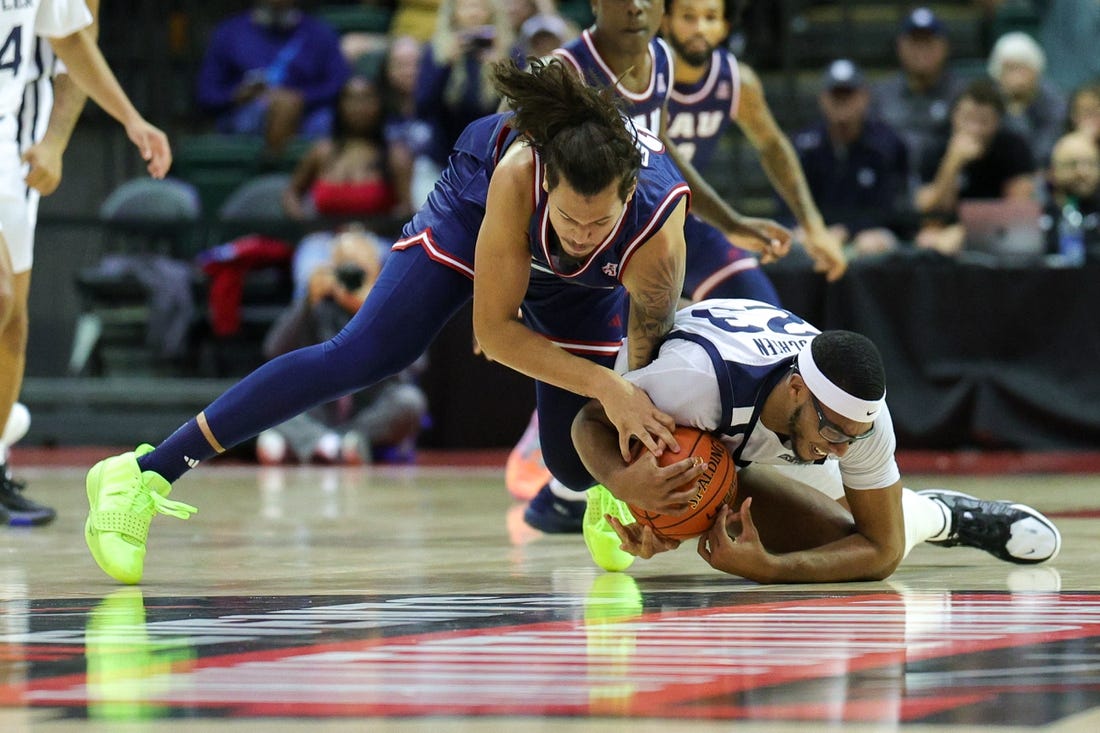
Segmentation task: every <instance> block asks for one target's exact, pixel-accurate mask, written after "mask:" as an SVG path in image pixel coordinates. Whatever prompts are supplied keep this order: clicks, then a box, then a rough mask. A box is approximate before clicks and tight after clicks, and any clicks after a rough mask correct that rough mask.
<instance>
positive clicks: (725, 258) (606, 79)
mask: <svg viewBox="0 0 1100 733" xmlns="http://www.w3.org/2000/svg"><path fill="white" fill-rule="evenodd" d="M593 10H594V11H595V15H596V21H595V23H594V25H593V26H592V27H591V28H588V29H586V30H584V31H583V32H582V33H581V35H580V37H579V38H577V39H575V40H574V41H572V42H570V43H568V44H566V45H565V46H563V47H562V48H559V49H556V50H555V51H554V55H556V56H558V57H559V58H562V59H564V60H565V61H567V62H568V63H569V64H570V66H572V67H573V68H574V69H576V70H577V72H578V73H579V74H581V75H582V76H583V77H584V78H585V79H586V80H588V81H589V82H590V83H595V84H601V85H612V87H613V88H614V89H615V91H617V92H618V93H619V95H620V96H621V97H622V98H623V99H624V101H626V103H627V104H628V105H629V109H630V114H631V115H632V117H633V119H634V120H635V122H638V123H640V124H644V125H651V126H653V127H652V129H654V130H656V131H659V132H660V133H661V136H662V141H663V142H665V144H666V145H669V147H670V148H671V149H673V150H674V151H676V150H678V149H679V148H680V147H681V146H680V145H677V144H676V143H677V142H678V141H677V140H676V139H675V138H673V137H672V133H673V132H674V130H673V128H672V126H671V124H670V120H671V118H670V117H669V116H668V112H669V109H670V106H669V105H670V98H671V97H672V95H673V86H672V84H670V77H671V79H672V80H673V81H674V80H675V79H678V78H680V77H681V76H682V75H683V73H684V72H682V71H681V70H680V65H679V61H678V59H676V57H675V56H673V55H672V53H671V50H670V49H669V46H668V45H667V44H666V43H665V42H664V41H663V40H662V39H660V38H657V37H655V34H656V32H657V29H658V28H659V27H660V25H661V23H662V19H663V18H664V17H665V16H664V1H663V0H628V1H625V2H624V1H622V0H596V1H595V2H594V3H593ZM720 30H721V36H720V37H719V40H720V38H724V37H725V35H726V31H727V30H728V27H727V26H722V28H721V29H720ZM712 32H713V31H712ZM706 37H707V38H709V37H710V36H706ZM717 42H718V41H706V43H707V46H706V48H707V50H708V52H709V51H712V50H713V49H714V44H715V43H717ZM705 72H706V59H704V61H703V66H702V67H701V68H698V69H694V70H692V69H688V72H687V73H688V75H689V76H691V74H697V75H698V77H697V79H696V80H698V78H702V75H703V74H704V73H705ZM730 78H731V84H729V85H727V86H726V87H725V89H726V91H727V92H728V93H729V95H730V96H728V97H727V99H726V100H724V101H723V100H721V99H719V96H720V95H719V94H718V91H720V89H721V88H722V85H719V84H717V83H715V84H714V85H713V87H714V90H713V91H714V94H713V98H712V99H710V100H709V101H707V104H708V105H709V104H711V103H716V104H718V105H719V106H721V105H725V109H724V110H723V113H722V115H721V122H722V124H723V125H724V124H726V123H728V117H729V116H730V115H732V114H733V111H734V109H735V101H736V100H734V99H732V98H730V97H731V96H732V95H733V94H734V93H735V92H736V91H737V89H736V88H735V87H734V86H733V85H732V80H733V74H732V71H731V75H730ZM703 83H704V85H705V84H706V82H703ZM706 91H707V92H710V91H711V90H710V89H709V88H708V89H707V90H706ZM697 96H699V95H693V96H692V97H691V99H692V100H693V101H695V97H697ZM759 97H760V99H761V101H762V98H763V95H762V94H760V95H759ZM766 109H767V108H766V106H765V107H764V110H765V112H766ZM758 116H759V115H757V117H758ZM708 119H710V118H709V117H708ZM767 119H768V121H769V122H770V123H771V128H772V129H771V130H769V131H768V133H769V134H770V133H772V132H774V134H776V135H778V136H779V137H780V138H782V135H781V134H779V133H778V129H776V128H775V123H774V120H772V119H771V115H770V113H767ZM684 127H685V123H684V122H681V123H680V125H679V128H680V131H681V132H680V133H679V134H680V135H683V134H684V133H683V130H684ZM757 127H761V128H762V127H763V124H762V123H759V124H758V125H757ZM754 129H756V128H754ZM764 137H765V136H763V135H762V136H761V138H762V139H763V138H764ZM782 141H783V142H784V143H786V138H782ZM679 142H680V143H681V144H682V143H683V140H680V141H679ZM786 146H787V148H788V150H787V151H785V152H787V153H789V155H790V158H791V159H793V160H794V166H795V170H797V171H798V172H799V180H801V169H799V168H798V159H797V158H796V157H794V154H793V151H790V150H789V148H790V145H789V143H787V144H786ZM688 152H689V153H694V151H693V150H690V149H688ZM708 155H709V153H708ZM674 157H675V158H676V162H677V165H678V166H679V168H680V170H681V172H683V173H684V177H685V178H686V179H687V181H688V182H689V183H690V184H691V188H692V192H693V193H694V194H695V198H694V200H693V202H692V203H693V207H692V213H691V214H689V215H688V217H687V225H686V228H685V240H686V242H687V252H688V254H687V269H686V273H685V289H684V297H686V298H688V299H696V298H701V297H718V296H721V297H751V298H757V299H760V300H765V301H767V302H772V303H776V304H778V301H779V296H778V295H777V294H776V292H775V288H774V287H772V284H771V282H770V281H769V280H768V279H767V277H766V276H765V275H764V274H763V273H762V272H761V271H760V269H759V267H758V265H759V262H758V261H757V259H756V258H755V257H753V256H752V255H750V254H748V253H747V252H746V251H745V250H746V249H748V250H751V251H754V252H760V251H761V247H760V243H759V242H755V241H752V240H751V239H749V240H746V239H745V238H744V237H742V236H740V235H735V236H730V235H728V234H727V233H726V232H729V231H730V228H729V226H730V224H731V222H733V221H738V220H739V219H740V220H743V219H741V218H740V215H738V214H736V213H734V212H733V210H732V209H731V208H730V207H729V206H728V205H726V204H725V203H724V202H723V201H722V200H721V198H720V197H718V195H717V194H716V193H715V192H714V191H713V189H711V188H710V186H709V185H707V183H706V181H704V180H703V178H702V177H701V176H700V175H699V174H698V172H696V169H695V167H694V165H693V164H692V158H693V157H694V159H695V160H703V161H704V162H705V158H706V157H707V156H705V155H689V156H683V155H679V154H678V153H676V152H674ZM768 157H769V158H774V157H775V154H773V153H771V152H769V153H768ZM784 162H786V158H785V159H784ZM775 167H776V169H778V168H779V166H778V165H777V166H775ZM781 177H782V178H783V180H786V177H785V176H781ZM801 187H802V191H800V192H799V193H798V195H797V198H796V199H795V200H794V201H795V207H794V208H795V210H796V211H802V210H803V209H804V207H802V206H800V205H799V202H801V201H803V200H808V199H809V194H808V193H806V192H805V188H806V186H805V182H804V181H801ZM787 189H788V187H787V186H784V190H787ZM809 206H810V207H811V208H812V207H813V203H812V201H810V204H809ZM813 213H814V214H816V213H817V212H816V209H813ZM748 221H751V222H756V223H757V224H758V225H759V226H760V227H761V228H765V227H771V226H773V225H774V222H770V221H767V220H758V219H750V220H748ZM813 222H817V223H820V215H817V217H816V218H813V217H810V218H807V223H811V224H812V223H813ZM810 228H811V229H813V231H815V232H817V231H818V229H817V228H815V227H813V226H811V227H810ZM821 230H822V231H824V228H823V226H822V227H821ZM782 237H783V239H782V242H783V247H782V249H780V250H768V249H764V250H763V252H762V254H763V260H764V261H765V262H767V261H769V260H771V259H774V258H775V257H777V256H782V255H784V254H786V252H787V248H788V247H789V233H788V232H786V231H785V230H784V231H783V232H782ZM731 244H734V245H739V246H730V245H731ZM807 246H808V247H809V248H810V251H811V253H812V255H813V256H814V257H815V259H816V260H817V261H818V262H819V263H820V264H819V267H820V268H822V269H826V270H827V274H828V276H829V277H830V279H835V278H837V277H840V275H841V274H843V272H844V267H845V264H844V258H843V256H842V255H841V252H840V246H839V243H838V242H836V241H835V240H834V239H832V238H831V237H830V236H829V235H828V232H827V231H824V234H823V235H822V236H815V237H812V238H810V240H809V241H808V242H807ZM537 434H538V422H537V419H536V418H534V417H532V419H531V422H530V423H529V424H528V427H527V429H526V431H525V432H524V434H523V436H522V437H521V438H520V441H519V443H518V444H517V445H516V447H515V448H514V449H513V451H512V453H511V454H510V455H509V458H508V464H507V467H506V472H505V483H506V486H507V488H508V490H509V492H510V493H511V494H512V495H513V496H515V497H516V498H519V499H530V500H531V504H530V505H529V507H528V510H527V512H526V513H525V518H526V519H527V522H528V524H532V525H533V526H535V527H536V528H537V529H541V530H543V531H574V532H579V531H580V529H581V525H580V520H581V516H582V511H581V509H582V506H581V505H582V504H583V501H584V496H583V495H578V494H570V492H569V491H567V490H565V489H564V488H563V487H562V486H560V485H559V484H558V483H557V482H555V481H554V479H553V477H552V476H551V475H550V473H549V472H548V471H547V470H546V467H545V466H544V465H542V464H541V462H540V461H539V443H538V438H537ZM570 502H572V504H571V503H570ZM551 503H553V504H554V506H555V507H556V510H557V511H558V512H559V513H567V514H572V515H573V517H574V520H575V521H574V522H573V524H572V527H571V528H569V529H568V530H566V528H565V525H562V524H560V523H556V524H557V525H558V526H556V527H548V526H545V525H542V524H540V523H538V518H539V517H541V516H548V515H549V512H548V510H547V507H548V506H549V505H550V504H551Z"/></svg>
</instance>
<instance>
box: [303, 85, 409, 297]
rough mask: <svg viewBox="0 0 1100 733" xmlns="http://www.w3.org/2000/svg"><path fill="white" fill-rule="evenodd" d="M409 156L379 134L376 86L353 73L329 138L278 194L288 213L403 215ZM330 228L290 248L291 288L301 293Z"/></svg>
mask: <svg viewBox="0 0 1100 733" xmlns="http://www.w3.org/2000/svg"><path fill="white" fill-rule="evenodd" d="M412 167H413V157H412V153H411V152H410V151H409V149H408V148H407V147H406V146H405V145H404V144H403V143H402V142H400V141H393V142H390V141H387V140H386V137H385V127H384V115H383V107H382V100H381V97H380V95H379V89H378V86H377V85H376V84H375V83H374V82H371V81H368V80H367V79H364V78H363V77H360V76H353V77H352V78H351V79H349V80H348V82H347V84H345V85H344V88H343V90H341V92H340V101H339V104H338V105H337V114H336V123H335V129H334V131H333V136H332V138H326V139H324V140H320V141H318V142H316V143H314V145H313V146H312V147H311V148H310V149H309V151H308V152H307V153H306V154H305V156H303V158H302V160H301V161H300V162H299V163H298V166H297V167H296V168H295V170H294V174H293V176H292V177H291V180H290V185H289V186H288V187H287V190H286V192H285V193H284V194H283V207H284V208H285V209H286V212H287V214H288V215H289V216H290V217H291V218H294V219H299V220H300V219H307V218H311V217H313V216H320V217H325V218H328V219H332V220H348V219H351V220H354V221H357V222H358V221H361V220H363V219H367V218H370V217H405V216H407V215H408V214H409V213H411V212H412V205H411V189H410V186H411V179H412ZM334 237H335V233H334V232H333V231H318V232H313V233H311V234H309V235H307V236H306V237H305V238H304V239H302V241H301V242H300V243H299V244H298V247H297V249H296V250H295V253H294V268H293V269H294V292H295V295H296V296H301V295H302V293H303V292H304V289H305V287H306V279H308V277H309V276H310V273H312V272H313V270H314V268H316V267H317V266H319V265H320V264H321V263H323V262H326V261H328V259H329V258H330V257H331V255H332V248H333V244H334Z"/></svg>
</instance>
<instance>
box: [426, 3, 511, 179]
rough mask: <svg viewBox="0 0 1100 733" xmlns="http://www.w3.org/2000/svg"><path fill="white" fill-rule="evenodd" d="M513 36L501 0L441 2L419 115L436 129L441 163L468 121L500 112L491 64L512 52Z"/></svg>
mask: <svg viewBox="0 0 1100 733" xmlns="http://www.w3.org/2000/svg"><path fill="white" fill-rule="evenodd" d="M513 36H514V33H513V32H512V29H511V26H510V24H509V20H508V14H507V13H506V12H504V9H503V7H502V3H501V0H443V1H442V2H441V3H440V6H439V15H438V21H437V25H436V31H435V35H434V36H433V37H432V40H431V42H430V43H428V44H425V47H424V51H423V54H422V55H421V57H420V69H419V71H418V73H417V85H416V116H417V117H418V118H420V119H421V120H423V121H425V122H427V123H428V124H430V125H431V126H432V128H433V129H434V130H435V135H433V140H434V142H435V146H434V148H433V150H432V152H431V154H432V158H433V160H434V161H435V162H436V163H437V164H438V165H439V166H440V167H441V168H442V167H444V166H446V164H447V156H448V155H449V154H450V152H451V148H452V147H453V146H454V143H455V141H456V140H458V136H459V134H460V133H461V132H462V131H463V130H465V129H466V126H467V125H469V124H470V123H471V122H473V121H474V120H476V119H478V118H480V117H484V116H485V115H489V114H492V113H494V112H496V110H497V107H498V105H499V104H500V95H498V94H497V93H496V91H494V89H493V86H492V84H490V83H489V81H488V75H489V69H490V67H491V65H492V63H493V62H494V61H500V60H502V59H505V58H508V55H509V53H510V52H511V49H512V46H513Z"/></svg>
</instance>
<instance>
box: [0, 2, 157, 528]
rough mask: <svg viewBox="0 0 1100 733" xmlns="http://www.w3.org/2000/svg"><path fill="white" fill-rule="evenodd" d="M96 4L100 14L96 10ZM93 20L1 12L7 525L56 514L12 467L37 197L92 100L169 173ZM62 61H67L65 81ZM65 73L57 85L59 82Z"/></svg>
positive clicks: (21, 415)
mask: <svg viewBox="0 0 1100 733" xmlns="http://www.w3.org/2000/svg"><path fill="white" fill-rule="evenodd" d="M98 6H99V2H98V0H93V2H92V8H93V11H96V10H98ZM92 24H93V15H92V13H90V12H89V9H88V7H87V6H85V4H84V3H83V2H81V1H80V0H41V2H39V0H27V2H24V3H20V4H18V7H12V8H7V7H5V8H4V9H3V10H2V11H0V37H2V38H4V39H6V40H4V42H3V45H2V47H0V60H2V61H3V63H2V64H0V171H3V173H2V175H3V176H4V179H3V185H0V240H2V242H0V292H3V293H8V295H7V296H6V297H2V298H0V425H3V426H5V427H4V431H3V434H2V435H0V519H5V520H6V521H8V522H10V523H12V524H19V525H32V524H45V523H47V522H49V521H51V520H52V519H53V518H54V511H53V509H51V508H50V507H47V506H43V505H41V504H38V503H36V502H33V501H31V500H29V499H27V498H26V497H25V496H23V494H22V490H23V485H22V483H20V482H17V481H15V480H14V479H13V478H12V476H11V472H10V469H9V467H8V465H7V458H8V449H9V448H10V446H11V444H12V443H14V442H15V441H17V440H18V439H19V438H21V437H22V436H23V434H24V433H25V432H26V429H27V426H28V424H29V415H28V413H27V410H26V408H25V407H23V406H22V405H17V403H16V400H17V399H18V397H19V390H20V388H21V387H22V383H23V370H24V366H25V364H26V344H27V330H28V317H27V301H28V295H29V292H30V279H31V265H32V251H33V242H34V229H35V224H36V223H37V219H38V197H39V195H42V194H45V195H48V194H50V193H52V192H53V191H54V190H55V189H56V188H57V185H58V183H59V181H60V178H61V156H62V153H63V152H64V150H65V147H66V146H67V144H68V140H69V136H70V135H71V134H72V129H73V126H74V125H75V123H76V120H77V118H78V117H79V116H80V111H81V109H82V108H83V105H84V94H85V93H89V94H91V96H92V97H93V98H94V99H95V100H96V102H98V103H99V105H100V106H101V107H103V109H104V110H106V111H107V112H108V113H109V114H110V115H111V116H112V117H114V118H115V119H116V120H118V121H119V122H121V123H122V124H123V126H124V127H125V128H126V133H127V135H128V136H129V137H130V140H131V141H132V142H133V143H134V144H135V145H136V146H137V147H138V149H139V150H140V151H141V153H142V156H143V157H144V158H145V160H146V161H147V162H148V164H149V172H150V173H151V174H152V175H154V176H156V177H158V178H159V177H163V176H164V174H165V173H166V172H167V171H168V168H169V166H170V165H171V160H172V158H171V152H170V151H169V148H168V141H167V139H166V138H165V136H164V134H163V133H162V132H161V131H160V130H158V129H156V128H155V127H153V126H152V125H150V124H149V123H148V122H146V121H145V120H144V119H143V118H142V117H141V115H139V114H138V112H137V111H136V110H135V109H134V107H133V105H132V104H131V103H130V100H129V99H128V98H127V97H126V94H125V93H124V92H123V91H122V89H121V88H120V87H119V86H118V82H117V81H116V80H115V77H114V75H113V74H112V73H111V70H110V69H109V68H108V66H107V64H106V62H105V61H104V60H103V56H102V54H101V53H100V51H99V48H98V47H97V46H96V45H95V29H94V26H93V25H92ZM54 52H56V55H57V56H58V57H59V58H61V60H62V61H64V62H65V64H66V68H65V69H64V72H65V73H64V74H61V71H62V70H61V69H60V68H59V67H58V66H57V64H56V59H55V58H54ZM55 72H56V73H58V74H59V75H58V76H57V77H56V78H55V80H54V82H53V83H52V84H51V76H52V75H53V74H55Z"/></svg>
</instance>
